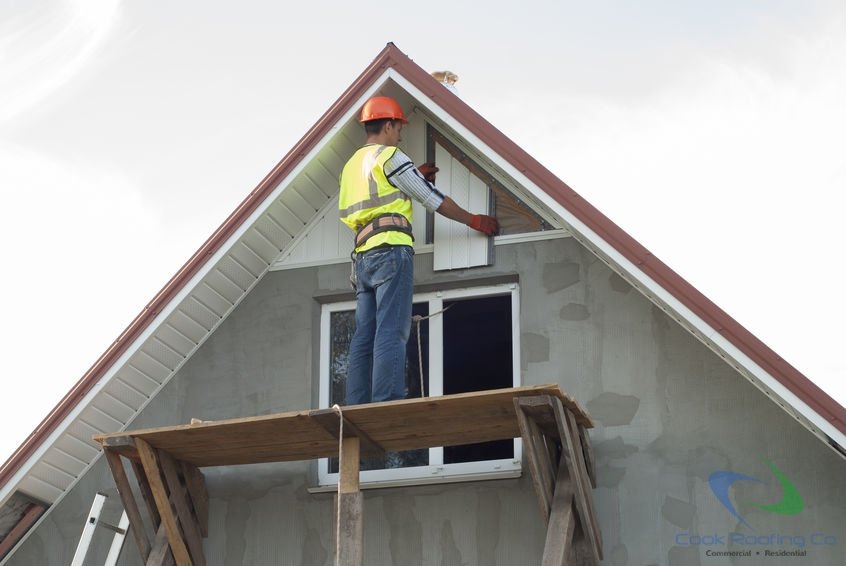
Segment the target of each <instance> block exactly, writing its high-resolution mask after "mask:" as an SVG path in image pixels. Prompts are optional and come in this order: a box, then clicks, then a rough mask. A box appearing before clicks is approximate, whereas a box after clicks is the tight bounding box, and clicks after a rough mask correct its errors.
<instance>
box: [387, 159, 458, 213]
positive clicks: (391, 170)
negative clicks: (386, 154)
mask: <svg viewBox="0 0 846 566" xmlns="http://www.w3.org/2000/svg"><path fill="white" fill-rule="evenodd" d="M385 177H387V178H388V182H389V183H391V184H392V185H393V186H395V187H396V188H398V189H399V190H401V191H402V192H403V193H405V194H407V195H408V196H410V197H411V198H413V199H414V200H416V201H418V202H419V203H420V204H422V205H423V206H424V207H425V208H426V210H428V211H430V212H434V211H435V210H437V209H438V207H439V206H441V203H442V202H444V195H443V193H441V191H439V190H438V189H437V188H436V187H435V185H433V184H432V183H430V182H429V181H427V180H426V179H424V178H423V175H421V174H420V171H418V170H417V167H415V166H414V163H412V162H411V158H409V157H408V156H407V155H406V154H404V153H403V152H402V151H400V150H399V149H397V150H396V151H395V152H394V154H393V155H392V156H391V158H390V159H388V161H386V162H385Z"/></svg>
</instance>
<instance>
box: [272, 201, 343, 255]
mask: <svg viewBox="0 0 846 566" xmlns="http://www.w3.org/2000/svg"><path fill="white" fill-rule="evenodd" d="M333 200H334V199H333ZM352 246H353V233H352V231H351V230H349V229H348V228H347V227H346V226H344V225H343V224H342V223H341V220H340V212H339V211H338V209H337V207H336V206H335V205H334V204H332V205H330V206H328V207H327V208H326V210H325V213H324V214H323V216H321V217H320V218H319V219H317V220H316V221H315V222H313V223H312V224H311V225H310V226H309V229H308V232H307V233H306V234H304V235H303V236H302V237H301V238H300V239H299V240H298V241H297V243H296V244H295V245H294V247H293V248H292V249H291V250H289V251H287V252H286V253H285V254H284V256H283V257H281V258H280V259H279V260H278V261H277V262H275V263H274V264H273V266H272V267H271V269H283V268H286V267H293V266H297V265H305V264H309V265H313V264H316V263H324V262H335V261H338V260H344V259H347V258H348V257H349V255H350V252H351V251H352Z"/></svg>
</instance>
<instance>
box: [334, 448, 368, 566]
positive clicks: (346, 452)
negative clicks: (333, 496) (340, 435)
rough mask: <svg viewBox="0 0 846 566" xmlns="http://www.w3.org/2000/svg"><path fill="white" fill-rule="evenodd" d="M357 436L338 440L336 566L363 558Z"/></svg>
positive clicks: (350, 564)
mask: <svg viewBox="0 0 846 566" xmlns="http://www.w3.org/2000/svg"><path fill="white" fill-rule="evenodd" d="M360 458H361V446H360V443H359V439H358V438H355V437H352V438H344V440H343V442H342V443H341V469H340V470H339V473H338V476H339V477H338V517H337V520H338V529H337V539H338V540H337V541H336V550H335V566H362V560H363V557H364V544H363V543H364V520H363V497H362V494H361V491H360V489H359V488H360V485H359V466H360V463H359V459H360Z"/></svg>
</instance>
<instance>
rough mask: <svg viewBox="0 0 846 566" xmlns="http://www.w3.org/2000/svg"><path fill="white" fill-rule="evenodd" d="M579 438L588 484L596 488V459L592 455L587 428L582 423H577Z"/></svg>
mask: <svg viewBox="0 0 846 566" xmlns="http://www.w3.org/2000/svg"><path fill="white" fill-rule="evenodd" d="M579 440H580V441H581V444H582V452H583V453H584V455H585V468H586V469H587V474H588V478H589V479H590V485H591V486H592V487H593V488H594V489H596V460H594V457H593V446H591V443H590V437H589V436H588V432H587V429H585V427H583V426H582V425H579Z"/></svg>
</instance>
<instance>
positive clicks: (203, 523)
mask: <svg viewBox="0 0 846 566" xmlns="http://www.w3.org/2000/svg"><path fill="white" fill-rule="evenodd" d="M180 464H181V465H182V475H183V477H184V478H185V487H186V488H187V489H188V495H189V496H190V497H191V505H192V506H193V508H194V513H195V514H196V515H197V524H198V525H199V526H200V534H201V535H202V536H203V538H206V537H207V536H209V492H208V490H206V479H205V478H204V477H203V473H202V472H201V471H200V470H198V469H197V467H196V466H192V465H191V464H189V463H188V462H181V463H180Z"/></svg>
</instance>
